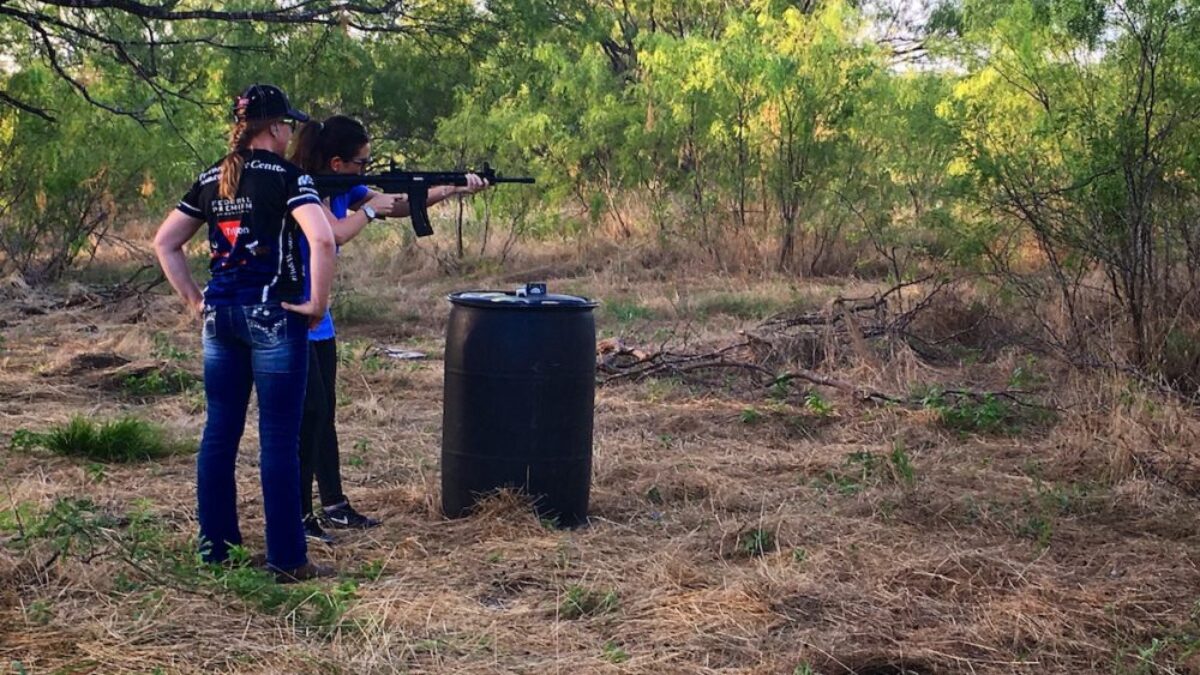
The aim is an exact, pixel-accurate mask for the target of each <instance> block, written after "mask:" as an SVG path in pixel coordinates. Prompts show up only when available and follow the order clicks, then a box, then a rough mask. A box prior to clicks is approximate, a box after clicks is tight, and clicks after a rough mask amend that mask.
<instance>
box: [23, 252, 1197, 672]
mask: <svg viewBox="0 0 1200 675" xmlns="http://www.w3.org/2000/svg"><path fill="white" fill-rule="evenodd" d="M364 261H365V258H363V259H360V260H359V262H360V263H364V264H360V265H359V266H360V267H361V268H364V269H366V268H368V266H367V265H366V264H365V262H364ZM370 262H371V263H372V265H373V267H369V269H372V270H373V272H371V273H367V272H361V273H359V274H357V275H347V274H344V275H343V277H342V279H341V280H340V282H339V289H340V296H339V303H341V309H340V310H339V311H340V312H341V314H342V315H343V317H344V320H343V321H342V322H341V324H340V325H339V336H340V340H341V347H342V353H343V358H342V360H341V365H340V373H339V392H338V393H339V396H340V398H341V402H340V405H339V408H338V415H339V419H338V423H339V429H340V437H341V447H342V459H343V462H342V463H343V475H344V480H345V483H346V487H347V492H348V494H349V496H350V498H351V499H352V500H353V502H354V504H355V505H356V507H358V508H359V509H360V510H361V511H363V512H365V513H368V514H371V515H374V516H376V517H379V518H381V519H382V520H383V524H382V526H380V527H379V528H377V529H374V530H370V531H365V532H345V531H337V532H336V533H335V534H336V535H337V536H338V541H337V543H336V545H335V546H332V547H323V546H321V547H314V548H313V549H312V556H313V558H314V559H316V560H318V561H321V562H327V563H331V564H333V565H334V566H336V567H337V568H338V569H339V570H340V571H341V572H342V574H343V577H342V580H341V581H340V582H339V581H334V582H329V583H325V584H321V585H317V586H315V587H314V588H315V589H316V590H315V591H314V593H327V594H330V593H333V592H332V591H331V590H330V589H333V588H337V589H341V590H340V591H339V592H338V594H334V595H337V597H338V598H339V600H338V603H339V604H338V606H337V611H336V612H334V613H333V614H331V615H329V616H331V617H332V619H330V620H329V621H325V622H320V621H312V620H311V618H309V619H306V618H305V616H306V615H304V614H303V612H295V611H288V610H286V609H284V610H271V609H266V608H264V605H263V603H262V602H260V601H258V600H256V599H255V597H254V596H253V594H249V595H248V594H239V593H237V592H235V591H233V590H230V589H229V588H227V587H225V586H222V585H220V584H219V583H215V582H212V581H211V580H206V581H196V583H195V584H192V583H191V582H190V581H189V579H193V578H195V579H199V577H188V576H186V575H185V574H183V573H178V574H176V573H167V572H163V571H162V570H163V569H165V568H157V567H152V565H153V561H152V560H146V561H143V562H141V563H138V562H137V561H136V560H131V559H130V558H129V556H122V555H120V554H117V553H114V552H113V551H114V550H115V549H114V548H113V546H103V545H102V546H99V547H96V548H95V549H83V548H82V547H76V548H74V549H71V550H66V551H64V550H63V549H62V547H61V546H59V547H57V548H56V544H55V539H54V537H53V536H50V535H45V536H42V537H41V538H40V539H38V538H37V537H34V536H33V535H32V534H31V533H30V532H29V531H28V530H29V529H30V528H29V527H28V525H29V523H31V522H34V521H36V520H37V519H38V518H40V517H44V515H45V514H46V513H48V512H49V511H50V510H51V509H52V508H53V507H54V505H55V504H56V502H59V501H60V500H71V499H73V500H79V499H86V500H88V503H89V504H91V505H92V506H91V507H90V508H93V509H94V510H95V511H96V512H103V513H105V514H110V515H112V516H114V517H113V518H111V519H110V520H108V521H105V523H106V524H104V525H103V526H102V528H101V529H102V530H103V531H104V532H106V533H108V534H106V535H105V536H111V537H112V539H106V540H105V541H108V542H110V543H111V542H112V541H119V540H122V539H121V537H126V538H128V537H129V536H130V533H131V532H134V530H135V525H136V523H140V522H153V523H154V524H155V526H156V527H158V528H160V531H161V535H162V537H164V538H165V541H166V545H167V546H169V547H173V548H174V549H175V550H186V549H187V547H188V546H190V543H189V538H190V537H194V535H195V531H196V523H195V504H194V500H195V496H194V458H193V456H192V455H191V454H189V453H180V454H176V455H173V456H171V457H169V458H167V459H162V460H156V461H153V462H141V463H131V464H98V463H96V462H93V461H90V460H87V459H77V458H66V457H59V456H56V455H53V454H50V453H48V452H46V451H44V450H23V449H19V448H15V447H10V443H11V440H12V439H13V438H17V437H19V436H20V434H19V433H17V432H18V430H29V431H34V432H40V431H45V430H46V429H48V428H50V427H51V426H53V425H57V424H63V423H66V422H67V421H69V420H70V419H71V418H72V417H73V416H77V415H83V416H85V417H87V418H89V419H93V420H98V421H102V420H109V419H114V418H116V417H119V416H121V415H134V416H137V417H139V418H143V419H147V420H152V421H154V422H156V423H158V424H161V425H162V426H163V427H165V428H166V429H167V430H168V432H169V433H170V434H172V435H173V436H174V437H176V438H179V439H181V440H183V441H186V442H190V443H192V444H194V443H195V442H196V440H197V439H198V438H199V434H200V430H201V427H202V424H203V419H204V414H203V408H204V399H203V394H202V391H201V390H200V389H198V388H196V387H195V386H191V387H185V388H184V391H181V392H179V393H151V394H145V393H142V394H137V393H134V392H131V391H129V389H128V387H127V386H124V384H123V383H127V382H128V379H127V375H128V374H129V373H131V372H133V373H136V372H142V373H144V372H151V371H154V370H155V369H159V370H160V371H162V369H167V370H166V371H163V372H168V371H170V369H176V370H182V371H185V372H188V373H192V374H198V373H199V371H200V358H199V349H200V346H199V334H198V333H199V328H198V326H196V325H193V324H190V323H189V322H188V321H186V320H185V319H183V318H181V316H180V314H179V311H178V305H177V304H176V303H175V302H174V300H173V299H172V298H170V297H168V296H166V295H165V294H162V293H161V291H162V288H161V287H160V288H159V289H157V290H156V291H155V293H152V294H149V295H146V296H143V297H128V298H124V299H120V300H115V301H114V300H110V299H107V298H105V297H104V296H103V295H99V294H97V292H96V291H95V290H94V289H93V288H91V287H89V286H84V285H78V284H76V285H66V286H61V287H56V288H54V289H50V290H45V289H29V288H27V287H25V286H24V285H23V284H22V283H21V282H20V280H19V279H9V280H7V281H4V282H3V283H2V284H0V287H2V288H0V298H2V300H0V336H3V341H0V475H3V483H4V485H3V492H2V493H0V582H2V584H0V667H2V668H8V669H9V670H11V671H12V672H30V673H35V672H36V673H51V672H60V673H68V672H69V673H92V672H95V673H111V672H239V673H240V672H263V673H298V672H321V673H385V672H386V673H390V672H422V673H450V672H453V673H497V672H519V673H559V672H562V673H593V672H596V673H602V672H614V673H615V672H626V673H659V672H661V673H675V672H680V673H682V672H688V673H718V672H719V673H797V674H801V673H877V674H878V673H903V672H908V673H1092V672H1099V673H1196V672H1200V624H1198V623H1197V618H1198V615H1197V613H1198V612H1200V604H1197V601H1198V600H1200V570H1198V569H1197V567H1196V560H1197V559H1198V554H1200V537H1198V536H1197V518H1196V516H1197V513H1198V506H1200V503H1198V502H1197V494H1198V492H1197V487H1200V470H1198V467H1200V461H1198V460H1197V457H1196V448H1197V447H1200V446H1198V445H1197V440H1198V437H1200V417H1197V414H1196V412H1195V411H1194V410H1193V409H1190V408H1187V407H1185V406H1183V405H1181V404H1179V403H1177V402H1174V401H1172V400H1170V399H1168V398H1165V397H1163V396H1161V395H1158V394H1154V393H1152V392H1148V391H1146V390H1145V389H1144V388H1141V387H1139V386H1137V385H1136V384H1134V383H1132V382H1130V381H1127V380H1124V379H1121V378H1118V377H1114V376H1112V375H1106V374H1100V373H1079V372H1074V371H1071V370H1068V369H1065V368H1063V367H1060V366H1056V365H1054V364H1053V363H1050V362H1049V361H1047V360H1044V359H1040V358H1038V357H1036V356H1034V355H1031V354H1029V353H1026V352H1023V351H1021V350H1020V349H1019V348H1016V347H1011V346H1009V347H1004V348H1002V349H997V350H992V351H990V352H989V351H988V350H980V349H976V350H973V351H972V350H965V351H964V352H963V355H964V356H963V358H961V359H960V360H959V361H958V362H957V363H949V364H948V363H940V364H936V365H935V364H931V363H928V362H925V361H923V360H922V359H920V358H918V357H917V356H916V355H914V354H913V353H911V352H904V351H898V350H893V351H891V352H889V353H887V354H884V355H880V354H879V353H877V352H868V353H864V354H861V355H859V357H858V358H852V359H843V360H841V361H840V362H839V363H838V364H832V365H831V364H825V365H821V364H815V366H814V367H815V368H816V369H817V370H820V371H822V372H824V373H826V374H829V375H834V376H837V377H839V378H841V379H843V380H848V381H853V382H857V383H860V384H862V385H863V386H869V387H873V388H875V389H877V390H880V391H887V392H893V393H897V394H903V395H908V394H909V393H910V392H914V391H920V390H921V387H928V386H932V385H937V386H941V387H944V388H953V387H956V386H961V387H972V388H974V389H980V390H1001V389H1005V388H1008V387H1010V386H1011V385H1012V383H1013V382H1016V381H1017V380H1020V381H1021V383H1022V386H1021V389H1022V390H1024V391H1028V392H1031V393H1030V399H1031V400H1036V401H1039V402H1041V403H1045V404H1046V405H1048V406H1050V407H1053V408H1056V409H1057V410H1055V411H1054V412H1053V413H1052V414H1050V415H1043V416H1038V417H1037V418H1036V419H1034V418H1033V417H1030V418H1028V419H1026V418H1023V417H1021V418H1014V419H1013V420H1010V421H1009V422H1008V423H1006V424H1005V425H1003V426H1002V428H997V427H983V426H979V425H978V424H976V423H973V424H976V426H974V427H972V426H970V425H967V426H963V425H962V424H960V425H958V426H955V425H954V424H950V423H948V422H947V418H946V416H945V414H944V411H939V409H937V407H936V406H933V405H924V406H923V405H907V404H901V405H895V404H883V403H880V402H878V401H876V402H871V401H863V400H860V398H859V397H856V396H854V395H851V394H849V393H847V392H846V391H842V390H839V389H837V388H831V387H821V386H817V385H808V384H806V385H805V386H799V385H800V384H801V383H799V382H794V383H793V385H795V386H790V387H786V388H784V389H783V390H782V391H781V390H780V388H779V387H776V388H774V389H770V390H769V389H766V388H761V387H760V388H758V389H755V388H753V387H744V386H734V385H735V384H736V383H734V382H732V381H729V380H727V381H726V383H727V384H729V386H722V384H721V382H720V381H718V382H717V383H715V384H714V383H713V382H711V381H694V380H692V379H689V378H688V377H684V376H671V377H648V378H646V379H643V380H640V381H637V380H633V379H632V378H631V379H627V380H618V381H614V382H611V383H607V384H604V385H603V386H600V387H599V388H598V389H597V396H596V406H595V436H594V439H595V442H594V453H595V455H594V457H595V459H594V467H593V482H592V498H591V522H590V525H589V526H587V527H583V528H579V529H574V530H558V529H554V528H553V527H549V526H548V524H546V523H542V522H540V521H539V520H538V519H537V518H536V517H535V516H534V515H533V514H532V513H531V512H530V510H529V509H528V508H527V507H526V505H525V504H524V503H522V502H521V501H520V500H519V499H518V498H515V497H511V496H501V497H498V498H495V499H493V500H490V501H489V502H487V503H486V504H484V505H483V507H482V508H481V510H480V512H479V513H477V514H476V515H473V516H471V517H468V518H465V519H461V520H447V519H445V518H443V517H442V516H441V515H440V513H439V510H438V508H439V504H440V497H439V490H440V487H439V480H440V478H439V468H438V465H439V454H440V442H441V402H442V360H441V355H442V348H443V340H444V337H443V331H444V324H445V319H446V317H447V314H448V311H449V304H448V303H447V302H446V301H445V299H444V296H445V294H446V293H447V292H449V291H452V290H462V289H466V288H496V287H500V288H508V287H511V286H512V285H514V283H515V281H516V280H517V279H520V278H528V277H532V276H537V277H542V280H546V281H549V282H550V283H551V287H552V289H553V290H559V291H566V292H574V293H580V294H584V295H589V296H593V297H597V298H598V299H600V300H602V301H603V302H604V303H605V304H604V305H603V306H602V307H601V309H599V310H597V320H598V326H599V332H600V336H601V337H620V338H622V339H623V340H624V341H626V343H628V344H634V345H639V346H640V347H642V348H644V349H646V350H655V349H663V348H667V347H669V348H670V349H672V350H675V351H678V352H685V351H689V350H690V351H694V352H696V351H700V352H702V351H705V350H711V349H716V348H719V347H720V346H721V345H722V344H727V343H731V342H734V341H737V340H739V339H740V336H739V333H738V331H739V330H742V331H745V330H753V329H755V327H756V326H759V325H760V324H761V323H762V321H763V320H765V319H766V318H768V317H770V316H773V315H776V314H779V313H781V312H797V311H805V310H812V311H816V310H819V309H820V308H821V307H822V306H826V305H827V303H828V301H829V300H830V299H832V298H836V297H839V296H845V295H861V294H864V293H870V292H871V291H872V290H876V285H872V284H869V283H866V282H852V281H847V280H828V279H827V280H814V281H797V280H789V279H781V278H761V279H748V278H744V277H734V276H726V275H721V274H719V273H707V272H705V273H701V272H699V271H697V272H693V273H689V272H688V270H687V268H686V266H684V267H681V268H679V269H677V270H674V271H672V272H671V273H670V274H663V273H662V270H661V269H659V270H656V269H654V267H653V266H652V265H645V264H639V263H637V262H636V261H625V262H622V263H620V264H611V265H599V264H594V263H589V264H580V265H565V264H564V265H558V266H556V265H554V264H547V265H537V264H535V263H533V262H530V263H528V265H527V266H526V267H525V268H521V267H520V266H519V265H516V264H514V265H509V266H508V267H507V268H506V269H505V270H503V271H495V270H492V271H488V270H482V271H477V272H473V273H471V274H469V275H467V276H457V277H447V276H445V275H439V274H436V273H431V272H430V271H429V270H424V271H423V272H420V273H417V272H413V273H410V274H395V275H392V274H390V272H389V268H388V267H387V264H386V261H384V262H379V261H378V260H377V259H372V260H371V261H370ZM343 264H344V265H347V266H349V267H353V266H354V264H355V259H354V258H353V253H350V254H348V257H347V258H346V259H345V260H343ZM382 347H403V348H406V349H416V350H420V351H423V352H426V353H427V354H428V358H427V359H425V360H419V361H399V360H394V359H391V358H389V357H387V356H386V354H385V353H383V352H382V351H381V348H382ZM806 365H813V364H806ZM254 419H255V418H254V415H253V414H252V416H251V423H250V424H249V425H248V428H247V430H246V435H245V437H244V439H243V443H242V452H241V456H240V460H239V462H240V464H239V482H238V494H239V510H240V513H241V518H242V528H243V532H244V533H245V535H246V536H247V546H248V548H249V549H250V550H251V551H260V550H261V549H262V511H261V503H260V501H261V499H260V490H259V486H258V473H257V466H256V464H257V458H256V454H257V453H256V450H255V449H256V439H257V434H256V432H255V427H254ZM976 422H978V421H976ZM130 514H141V515H140V516H138V517H137V518H131V517H130ZM139 518H140V519H141V520H139ZM89 551H90V555H89V554H88V552H89ZM148 566H151V567H152V568H148ZM156 570H157V571H156ZM204 578H205V579H209V577H204ZM339 583H340V584H341V586H339V585H338V584H339Z"/></svg>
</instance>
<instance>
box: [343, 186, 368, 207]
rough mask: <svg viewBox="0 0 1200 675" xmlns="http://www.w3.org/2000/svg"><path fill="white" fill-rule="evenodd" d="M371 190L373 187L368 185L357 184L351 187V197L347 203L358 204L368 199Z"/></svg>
mask: <svg viewBox="0 0 1200 675" xmlns="http://www.w3.org/2000/svg"><path fill="white" fill-rule="evenodd" d="M370 192H371V189H370V188H368V187H367V186H366V185H355V186H354V187H352V188H350V199H348V200H347V201H346V203H347V204H350V205H354V204H357V203H359V202H361V201H362V200H364V199H366V198H367V195H368V194H370Z"/></svg>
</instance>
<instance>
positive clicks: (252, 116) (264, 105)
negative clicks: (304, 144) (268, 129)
mask: <svg viewBox="0 0 1200 675" xmlns="http://www.w3.org/2000/svg"><path fill="white" fill-rule="evenodd" d="M233 117H234V119H238V120H269V119H271V118H273V117H288V118H291V119H294V120H296V121H297V122H307V121H308V115H305V114H304V113H302V112H300V111H299V110H296V109H295V108H293V107H292V103H291V101H288V97H287V94H285V93H283V90H282V89H280V88H279V87H276V86H275V85H273V84H252V85H250V86H249V87H246V90H245V91H243V92H242V93H241V94H239V95H238V97H237V98H236V99H234V100H233Z"/></svg>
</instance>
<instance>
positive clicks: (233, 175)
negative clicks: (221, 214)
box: [217, 119, 277, 201]
mask: <svg viewBox="0 0 1200 675" xmlns="http://www.w3.org/2000/svg"><path fill="white" fill-rule="evenodd" d="M276 121H277V120H275V119H266V120H247V119H239V120H238V121H237V123H236V124H234V125H233V129H232V130H231V131H230V132H229V154H227V155H225V159H223V160H221V182H220V184H219V187H218V190H217V195H218V196H220V197H221V199H226V200H230V201H232V200H233V198H234V197H236V196H237V192H238V184H239V183H241V182H242V165H243V164H245V163H246V158H245V157H243V156H242V153H243V152H245V151H246V149H247V148H248V147H249V145H250V141H251V140H253V139H254V137H255V136H257V135H258V134H259V133H261V132H262V131H264V130H266V129H267V128H268V127H270V126H271V125H272V124H274V123H275V122H276Z"/></svg>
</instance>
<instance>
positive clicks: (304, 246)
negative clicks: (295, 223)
mask: <svg viewBox="0 0 1200 675" xmlns="http://www.w3.org/2000/svg"><path fill="white" fill-rule="evenodd" d="M368 192H369V190H368V189H367V186H365V185H355V186H354V187H352V188H350V190H349V191H348V192H343V193H342V194H340V195H337V196H334V197H330V198H329V210H330V211H332V212H333V215H334V217H336V218H338V219H339V220H340V219H342V218H345V217H346V213H347V212H348V211H349V210H350V205H351V204H357V203H358V202H361V201H362V200H364V199H366V198H367V193H368ZM308 251H309V249H308V239H307V238H305V237H300V255H301V256H303V258H304V276H305V278H311V277H310V275H309V271H308V260H309V254H308ZM311 293H312V290H311V288H310V287H309V286H307V285H306V286H305V287H304V299H305V300H308V299H309V298H310V297H312V296H311ZM333 337H334V332H333V314H331V313H330V312H329V310H325V317H324V318H322V319H321V323H319V324H317V327H316V328H313V329H312V330H310V331H308V341H309V342H318V341H320V340H332V339H333Z"/></svg>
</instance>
